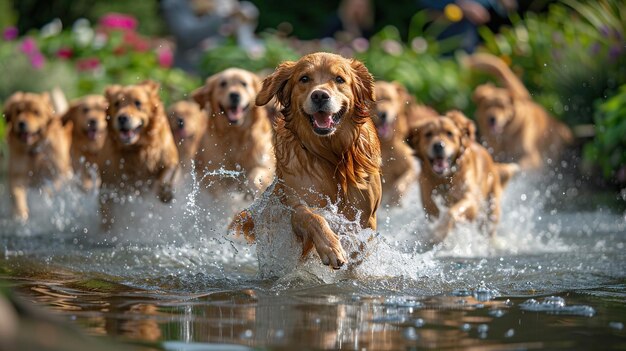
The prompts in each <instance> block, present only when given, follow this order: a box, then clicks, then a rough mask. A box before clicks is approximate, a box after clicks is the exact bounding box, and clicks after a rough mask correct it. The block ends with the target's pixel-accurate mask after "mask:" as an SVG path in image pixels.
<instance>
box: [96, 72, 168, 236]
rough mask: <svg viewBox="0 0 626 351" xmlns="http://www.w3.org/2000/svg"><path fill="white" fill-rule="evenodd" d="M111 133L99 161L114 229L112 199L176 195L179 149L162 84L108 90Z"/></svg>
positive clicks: (105, 210) (106, 215) (106, 212)
mask: <svg viewBox="0 0 626 351" xmlns="http://www.w3.org/2000/svg"><path fill="white" fill-rule="evenodd" d="M105 96H106V99H107V102H108V109H107V118H108V119H109V120H108V124H107V128H108V135H107V139H106V142H105V144H104V148H103V152H102V153H101V155H102V157H101V158H100V159H99V161H98V163H99V164H100V165H102V166H101V175H102V187H103V190H104V191H103V192H101V195H102V197H103V198H102V199H101V202H102V207H101V211H102V217H103V218H102V220H103V224H104V226H105V228H107V227H110V225H111V222H112V221H114V218H111V217H110V206H111V203H112V198H111V196H115V195H123V194H138V193H142V192H144V191H145V190H146V189H147V188H150V187H152V186H156V191H157V196H158V198H159V199H160V200H161V201H162V202H165V203H167V202H170V201H171V200H172V198H173V196H174V194H173V185H174V181H175V179H176V175H177V173H178V163H179V162H178V161H179V160H178V151H177V150H176V145H175V144H174V137H173V136H172V131H171V130H170V128H169V125H168V122H167V117H166V116H165V111H164V109H163V104H162V103H161V99H160V97H159V84H158V83H156V82H153V81H146V82H144V83H141V84H136V85H128V86H121V85H111V86H109V87H107V88H106V91H105Z"/></svg>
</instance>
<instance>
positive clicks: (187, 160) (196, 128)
mask: <svg viewBox="0 0 626 351" xmlns="http://www.w3.org/2000/svg"><path fill="white" fill-rule="evenodd" d="M167 118H168V120H169V123H170V128H171V129H172V133H173V134H174V141H175V142H176V146H177V147H178V157H179V159H180V164H181V166H182V169H183V171H184V172H185V173H188V172H189V171H190V170H191V162H192V160H194V159H195V158H196V154H197V152H198V147H199V146H200V140H202V137H203V136H204V132H205V131H206V125H207V115H206V112H205V111H202V110H201V109H200V107H199V106H198V104H196V103H195V102H191V101H179V102H176V103H175V104H173V105H172V106H170V107H169V108H168V109H167Z"/></svg>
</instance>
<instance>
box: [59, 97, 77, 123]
mask: <svg viewBox="0 0 626 351" xmlns="http://www.w3.org/2000/svg"><path fill="white" fill-rule="evenodd" d="M80 107H81V104H80V103H79V102H74V103H72V104H70V108H68V109H67V111H65V113H64V114H63V115H62V116H61V121H62V122H63V125H66V124H67V123H68V122H70V121H72V122H73V123H74V122H76V114H77V113H78V111H79V109H80Z"/></svg>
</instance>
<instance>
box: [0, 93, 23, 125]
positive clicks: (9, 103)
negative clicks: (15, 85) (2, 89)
mask: <svg viewBox="0 0 626 351" xmlns="http://www.w3.org/2000/svg"><path fill="white" fill-rule="evenodd" d="M22 98H24V93H23V92H21V91H18V92H15V93H13V95H11V96H9V98H8V99H7V100H6V101H5V102H4V111H3V112H2V114H4V119H5V120H6V121H7V123H11V115H12V114H13V105H15V104H16V103H17V102H18V101H19V100H21V99H22Z"/></svg>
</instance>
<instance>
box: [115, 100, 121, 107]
mask: <svg viewBox="0 0 626 351" xmlns="http://www.w3.org/2000/svg"><path fill="white" fill-rule="evenodd" d="M121 104H122V103H121V102H120V100H117V101H115V103H113V106H115V108H120V105H121Z"/></svg>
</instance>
